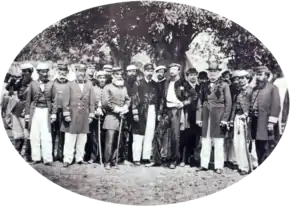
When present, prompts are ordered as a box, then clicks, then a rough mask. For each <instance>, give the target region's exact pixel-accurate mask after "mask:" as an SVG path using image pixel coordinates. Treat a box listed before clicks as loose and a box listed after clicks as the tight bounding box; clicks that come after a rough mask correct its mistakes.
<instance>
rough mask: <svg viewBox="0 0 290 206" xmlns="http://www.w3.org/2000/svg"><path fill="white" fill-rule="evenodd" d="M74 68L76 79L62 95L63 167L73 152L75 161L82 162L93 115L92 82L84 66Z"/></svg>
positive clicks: (72, 157)
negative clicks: (87, 77) (87, 76)
mask: <svg viewBox="0 0 290 206" xmlns="http://www.w3.org/2000/svg"><path fill="white" fill-rule="evenodd" d="M75 69H76V80H75V81H71V82H69V83H68V86H67V87H66V90H65V92H64V95H63V116H64V121H65V124H63V125H62V132H65V133H66V134H65V143H64V152H63V154H64V160H63V162H64V164H63V166H64V167H68V166H69V165H70V164H72V162H73V159H74V153H75V160H76V162H77V163H78V164H82V163H83V159H84V154H85V145H86V142H87V134H88V133H89V132H90V131H89V126H90V123H91V122H92V120H93V118H94V116H95V114H94V112H95V93H94V90H93V85H92V82H91V81H88V80H87V79H86V67H85V65H83V64H80V65H76V68H75Z"/></svg>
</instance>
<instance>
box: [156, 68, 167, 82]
mask: <svg viewBox="0 0 290 206" xmlns="http://www.w3.org/2000/svg"><path fill="white" fill-rule="evenodd" d="M156 76H157V78H158V80H162V79H164V77H165V70H164V69H159V70H158V71H157V72H156Z"/></svg>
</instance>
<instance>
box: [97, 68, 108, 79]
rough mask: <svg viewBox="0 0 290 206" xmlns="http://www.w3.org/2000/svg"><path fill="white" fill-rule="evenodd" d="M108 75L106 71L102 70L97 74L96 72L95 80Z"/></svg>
mask: <svg viewBox="0 0 290 206" xmlns="http://www.w3.org/2000/svg"><path fill="white" fill-rule="evenodd" d="M107 74H108V73H107V72H106V71H104V70H100V71H97V72H95V74H94V78H97V77H99V76H106V75H107Z"/></svg>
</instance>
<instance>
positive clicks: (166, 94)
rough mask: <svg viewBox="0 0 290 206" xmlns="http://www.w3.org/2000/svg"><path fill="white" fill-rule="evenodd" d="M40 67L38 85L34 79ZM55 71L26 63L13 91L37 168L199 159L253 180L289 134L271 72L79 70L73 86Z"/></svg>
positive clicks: (19, 133) (20, 135)
mask: <svg viewBox="0 0 290 206" xmlns="http://www.w3.org/2000/svg"><path fill="white" fill-rule="evenodd" d="M34 69H36V71H37V73H38V76H39V78H38V80H32V78H31V74H32V72H33V70H34ZM50 69H51V65H50V64H49V63H48V62H40V63H39V64H38V65H37V66H36V68H34V67H33V65H32V64H30V63H29V62H25V63H23V64H21V70H22V77H21V78H20V79H18V80H17V81H16V82H15V81H13V82H12V81H9V80H8V81H7V86H6V89H7V90H12V94H11V97H10V103H9V104H12V105H10V107H9V108H11V109H10V110H11V111H8V112H12V115H13V121H12V131H13V136H14V139H15V147H16V149H17V151H18V152H19V153H21V152H22V150H23V146H24V145H26V147H25V148H26V149H25V157H26V160H27V161H29V162H32V164H38V163H41V162H43V163H44V164H45V165H48V166H49V165H51V164H52V163H53V161H61V162H63V166H64V167H69V166H70V165H71V164H73V163H77V164H83V163H89V164H94V163H99V162H100V163H102V162H104V166H105V168H106V169H110V168H111V167H114V166H116V165H117V164H118V163H119V162H120V161H121V162H124V161H130V162H132V163H134V165H136V166H140V165H141V164H145V165H146V166H160V165H163V164H166V165H168V167H169V168H171V169H175V168H176V167H177V166H180V167H184V166H185V164H190V163H191V160H192V159H193V160H194V161H193V162H194V164H195V165H196V166H199V170H198V171H204V170H207V169H208V168H209V166H210V163H211V162H212V163H213V164H214V169H215V171H216V172H217V173H218V174H220V173H222V172H223V168H224V166H225V162H231V163H232V165H234V166H235V167H237V168H236V169H238V170H239V171H240V173H241V174H242V175H245V174H248V173H249V172H251V171H252V169H253V168H256V167H257V166H258V165H260V164H261V163H262V162H263V161H264V160H265V159H266V158H267V157H268V156H269V154H270V153H271V151H272V149H273V145H274V146H275V143H276V142H277V140H279V138H280V135H281V132H279V130H278V132H276V131H277V128H278V127H279V124H280V126H281V122H279V116H280V113H281V103H280V95H279V91H278V88H277V87H276V86H275V85H274V84H272V83H271V82H269V81H268V77H269V75H270V70H269V69H268V68H267V67H265V66H259V67H256V68H254V69H253V70H254V71H255V78H254V79H253V78H252V76H251V75H250V74H249V73H248V71H247V70H246V69H247V68H243V69H239V70H236V71H233V72H230V71H228V70H225V71H224V70H221V69H220V68H219V65H218V64H216V63H212V64H210V65H209V67H208V69H207V70H205V71H202V72H198V71H197V69H195V68H189V69H187V70H186V71H185V72H184V74H183V73H182V72H183V70H182V68H181V66H180V65H179V64H176V63H173V64H171V65H169V66H168V67H165V66H162V65H159V66H156V67H154V66H153V64H146V65H144V67H143V68H142V70H143V71H142V72H141V71H140V68H137V67H136V66H134V65H129V66H127V68H126V72H123V69H121V68H120V67H113V66H111V65H104V67H103V68H94V66H93V65H85V64H77V65H75V74H76V75H75V76H76V79H75V80H73V81H69V80H68V79H67V75H68V72H69V69H68V64H67V63H66V62H64V61H61V62H59V63H58V68H57V70H58V73H57V76H56V78H55V79H54V80H50V79H49V78H48V77H49V75H48V73H49V71H50ZM154 73H155V74H156V78H154V77H153V76H154V75H153V74H154ZM25 142H26V144H25ZM212 148H214V152H213V153H212ZM212 154H213V156H212Z"/></svg>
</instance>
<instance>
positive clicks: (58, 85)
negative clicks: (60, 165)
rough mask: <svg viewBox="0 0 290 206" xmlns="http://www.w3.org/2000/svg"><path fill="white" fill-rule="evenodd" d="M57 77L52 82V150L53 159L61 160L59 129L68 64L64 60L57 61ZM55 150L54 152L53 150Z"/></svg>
mask: <svg viewBox="0 0 290 206" xmlns="http://www.w3.org/2000/svg"><path fill="white" fill-rule="evenodd" d="M57 70H58V71H57V77H56V79H55V80H54V82H53V94H54V96H55V102H54V106H55V107H56V108H55V110H56V121H55V122H53V123H52V131H51V133H52V149H53V150H52V151H53V158H54V160H58V161H61V162H62V161H63V147H64V138H65V134H64V132H62V131H61V125H62V124H63V115H62V114H63V95H64V92H65V90H66V87H67V85H68V82H69V81H68V79H67V75H68V73H69V70H68V65H67V63H66V62H64V61H59V62H58V63H57ZM55 150H56V152H55Z"/></svg>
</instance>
